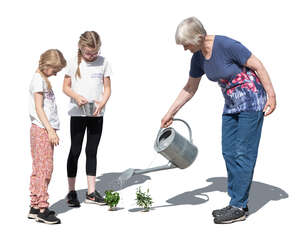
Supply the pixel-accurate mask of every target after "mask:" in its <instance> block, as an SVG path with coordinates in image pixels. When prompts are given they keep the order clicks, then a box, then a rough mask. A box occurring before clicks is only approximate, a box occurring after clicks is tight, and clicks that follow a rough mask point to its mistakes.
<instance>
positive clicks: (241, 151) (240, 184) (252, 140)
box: [230, 112, 264, 208]
mask: <svg viewBox="0 0 300 241" xmlns="http://www.w3.org/2000/svg"><path fill="white" fill-rule="evenodd" d="M263 119H264V115H263V112H241V113H240V114H239V120H238V133H237V139H236V156H235V165H234V166H233V168H232V173H233V188H232V192H233V193H234V195H233V197H232V199H231V201H230V205H232V206H236V207H242V208H245V207H246V206H247V203H248V197H249V190H250V186H251V183H252V178H253V172H254V167H255V163H256V158H257V153H258V146H259V141H260V137H261V130H262V125H263Z"/></svg>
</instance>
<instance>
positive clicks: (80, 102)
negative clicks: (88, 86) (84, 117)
mask: <svg viewBox="0 0 300 241" xmlns="http://www.w3.org/2000/svg"><path fill="white" fill-rule="evenodd" d="M75 101H76V103H77V105H78V106H82V105H84V104H86V103H88V100H87V99H86V98H84V97H83V96H81V95H77V96H76V97H75Z"/></svg>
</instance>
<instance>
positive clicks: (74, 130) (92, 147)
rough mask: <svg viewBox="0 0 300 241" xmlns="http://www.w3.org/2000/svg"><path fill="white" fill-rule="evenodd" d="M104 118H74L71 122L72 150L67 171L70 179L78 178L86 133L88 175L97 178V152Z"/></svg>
mask: <svg viewBox="0 0 300 241" xmlns="http://www.w3.org/2000/svg"><path fill="white" fill-rule="evenodd" d="M102 126H103V117H102V116H101V117H81V116H78V117H77V116H76V117H74V116H72V117H71V122H70V129H71V148H70V152H69V157H68V162H67V171H68V177H76V174H77V165H78V158H79V156H80V153H81V148H82V142H83V138H84V134H85V131H87V139H86V147H85V153H86V174H87V175H89V176H96V169H97V150H98V145H99V142H100V138H101V134H102Z"/></svg>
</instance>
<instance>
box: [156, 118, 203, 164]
mask: <svg viewBox="0 0 300 241" xmlns="http://www.w3.org/2000/svg"><path fill="white" fill-rule="evenodd" d="M174 121H181V122H183V123H184V124H185V125H186V126H187V127H188V129H189V134H190V138H189V140H188V139H187V138H185V137H183V136H182V135H181V134H179V133H178V132H177V131H176V130H175V129H174V128H172V127H168V128H166V129H160V131H159V132H158V135H157V137H156V140H155V143H154V149H155V150H156V151H157V152H158V153H160V154H161V155H162V156H164V157H165V158H166V159H168V160H169V161H170V162H171V163H172V164H173V165H175V166H176V167H178V168H180V169H184V168H187V167H189V166H190V165H191V164H192V163H193V162H194V161H195V159H196V157H197V154H198V148H197V147H196V146H195V145H194V144H193V140H192V131H191V128H190V126H189V125H188V124H187V123H186V122H185V121H184V120H181V119H174Z"/></svg>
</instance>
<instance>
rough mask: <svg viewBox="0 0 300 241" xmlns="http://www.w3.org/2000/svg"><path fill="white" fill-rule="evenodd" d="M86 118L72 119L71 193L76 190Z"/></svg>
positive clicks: (69, 166)
mask: <svg viewBox="0 0 300 241" xmlns="http://www.w3.org/2000/svg"><path fill="white" fill-rule="evenodd" d="M86 123H87V122H86V117H77V116H76V117H71V120H70V131H71V148H70V152H69V157H68V162H67V172H68V183H69V191H72V190H75V181H76V174H77V165H78V158H79V156H80V153H81V148H82V142H83V138H84V133H85V129H86Z"/></svg>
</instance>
